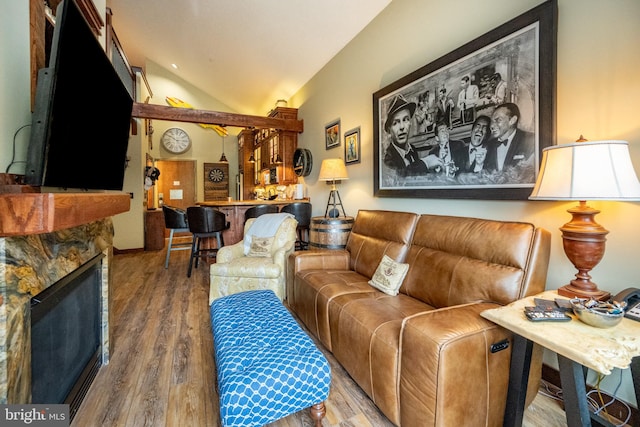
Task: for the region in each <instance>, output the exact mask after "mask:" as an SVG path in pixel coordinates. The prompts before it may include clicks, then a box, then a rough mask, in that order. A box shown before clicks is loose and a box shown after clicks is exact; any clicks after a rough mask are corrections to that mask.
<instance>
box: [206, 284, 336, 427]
mask: <svg viewBox="0 0 640 427" xmlns="http://www.w3.org/2000/svg"><path fill="white" fill-rule="evenodd" d="M211 326H212V329H213V344H214V351H215V360H216V369H217V372H218V393H219V395H220V418H221V420H222V425H223V426H224V427H235V426H262V425H265V424H267V423H270V422H273V421H276V420H278V419H280V418H283V417H285V416H287V415H290V414H293V413H294V412H298V411H300V410H302V409H304V408H311V418H312V419H313V420H314V421H315V424H316V426H321V425H322V418H323V417H324V415H325V407H324V400H325V399H326V398H327V397H328V396H329V386H330V384H331V370H330V368H329V363H328V362H327V359H325V357H324V355H323V354H322V353H321V352H320V350H318V348H317V347H316V346H315V344H314V343H313V341H312V340H311V338H309V337H308V336H307V335H306V334H305V333H304V331H302V329H301V328H300V326H299V325H298V323H297V322H296V321H295V319H294V318H293V317H292V316H291V314H290V313H289V311H287V309H286V308H285V307H284V306H283V305H282V303H281V302H280V300H279V299H278V297H276V295H275V293H273V291H267V290H260V291H247V292H241V293H238V294H233V295H229V296H225V297H222V298H218V299H216V300H215V301H213V303H212V304H211Z"/></svg>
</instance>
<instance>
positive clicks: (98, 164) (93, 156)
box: [25, 0, 133, 190]
mask: <svg viewBox="0 0 640 427" xmlns="http://www.w3.org/2000/svg"><path fill="white" fill-rule="evenodd" d="M132 106H133V99H132V98H131V95H130V94H129V92H128V91H127V89H126V87H125V85H124V84H123V82H122V80H121V79H120V77H119V76H118V74H117V73H116V71H115V69H114V67H113V66H112V64H111V61H109V59H108V57H107V55H106V54H105V52H104V50H103V48H102V46H101V45H100V42H99V41H98V39H97V38H96V36H95V35H94V33H93V32H92V30H91V28H90V27H89V24H88V23H87V21H86V20H85V18H84V17H83V16H82V14H81V12H80V10H79V9H78V6H77V5H76V3H75V1H74V0H65V1H64V2H62V3H61V4H60V6H59V7H58V9H57V11H56V24H55V29H54V34H53V40H52V45H51V56H50V60H49V66H48V67H47V68H43V69H41V70H40V71H39V73H38V83H37V89H36V102H35V107H34V112H33V117H32V128H31V139H30V141H29V149H28V152H27V164H26V169H25V182H26V183H27V184H30V185H35V186H45V187H60V188H63V189H81V190H122V186H123V182H124V171H125V160H126V157H127V146H128V143H129V129H130V124H131V109H132Z"/></svg>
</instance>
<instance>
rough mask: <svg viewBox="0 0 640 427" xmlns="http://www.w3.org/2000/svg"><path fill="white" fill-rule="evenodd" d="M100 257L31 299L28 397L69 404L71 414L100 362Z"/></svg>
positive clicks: (74, 411) (94, 258) (34, 399)
mask: <svg viewBox="0 0 640 427" xmlns="http://www.w3.org/2000/svg"><path fill="white" fill-rule="evenodd" d="M102 257H103V255H102V254H99V255H97V256H95V257H93V258H92V259H91V260H89V261H88V262H86V263H84V264H83V265H82V266H80V268H78V269H76V270H75V271H73V272H72V273H70V274H68V275H67V276H65V277H63V278H62V279H60V280H59V281H58V282H56V283H54V284H53V285H51V286H50V287H48V288H47V289H45V290H44V291H42V292H41V293H39V294H38V295H36V296H34V297H33V298H32V299H31V397H32V403H44V404H56V403H66V404H69V405H70V407H69V413H70V417H71V418H73V416H74V415H75V413H76V412H77V410H78V408H79V406H80V404H81V403H82V399H83V398H84V396H85V394H86V392H87V390H88V389H89V386H90V385H91V383H92V382H93V379H94V378H95V376H96V374H97V372H98V370H99V369H100V366H101V365H102V351H101V322H100V319H101V316H102V299H101V292H100V289H101V283H102V268H101V266H102V263H101V259H102Z"/></svg>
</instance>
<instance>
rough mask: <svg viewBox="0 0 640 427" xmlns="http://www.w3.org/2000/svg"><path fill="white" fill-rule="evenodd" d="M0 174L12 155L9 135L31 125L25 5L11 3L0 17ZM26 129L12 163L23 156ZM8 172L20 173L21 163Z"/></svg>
mask: <svg viewBox="0 0 640 427" xmlns="http://www.w3.org/2000/svg"><path fill="white" fill-rule="evenodd" d="M0 64H2V65H1V66H0V172H3V173H4V172H6V169H7V167H8V166H9V163H10V162H11V158H12V156H13V135H14V134H15V132H16V131H17V130H18V129H19V128H20V127H22V126H24V125H30V124H31V113H30V111H31V98H30V96H29V94H30V93H31V74H30V71H29V70H30V68H29V67H30V61H29V2H28V1H12V2H6V4H4V5H3V13H2V14H0ZM30 135H31V131H30V128H24V129H23V130H21V131H20V132H19V133H18V135H17V137H16V153H15V160H18V161H22V160H25V159H26V156H27V154H26V153H27V146H28V145H29V136H30ZM9 172H10V173H18V174H23V173H24V163H20V164H16V165H15V166H12V167H11V169H10V170H9Z"/></svg>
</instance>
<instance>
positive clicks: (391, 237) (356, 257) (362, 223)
mask: <svg viewBox="0 0 640 427" xmlns="http://www.w3.org/2000/svg"><path fill="white" fill-rule="evenodd" d="M417 221H418V214H415V213H409V212H392V211H368V210H360V211H358V214H357V215H356V219H355V222H354V224H353V228H352V229H351V234H350V235H349V239H348V240H347V247H346V249H347V250H348V251H349V253H350V258H349V268H350V269H351V270H353V271H355V272H357V273H360V274H362V275H363V276H366V277H368V278H371V277H373V273H375V271H376V268H378V264H380V260H382V256H383V255H388V256H389V257H390V258H392V259H394V260H396V261H398V262H404V261H405V258H406V256H407V253H408V251H409V246H410V244H411V237H412V236H413V231H414V229H415V225H416V222H417Z"/></svg>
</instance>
